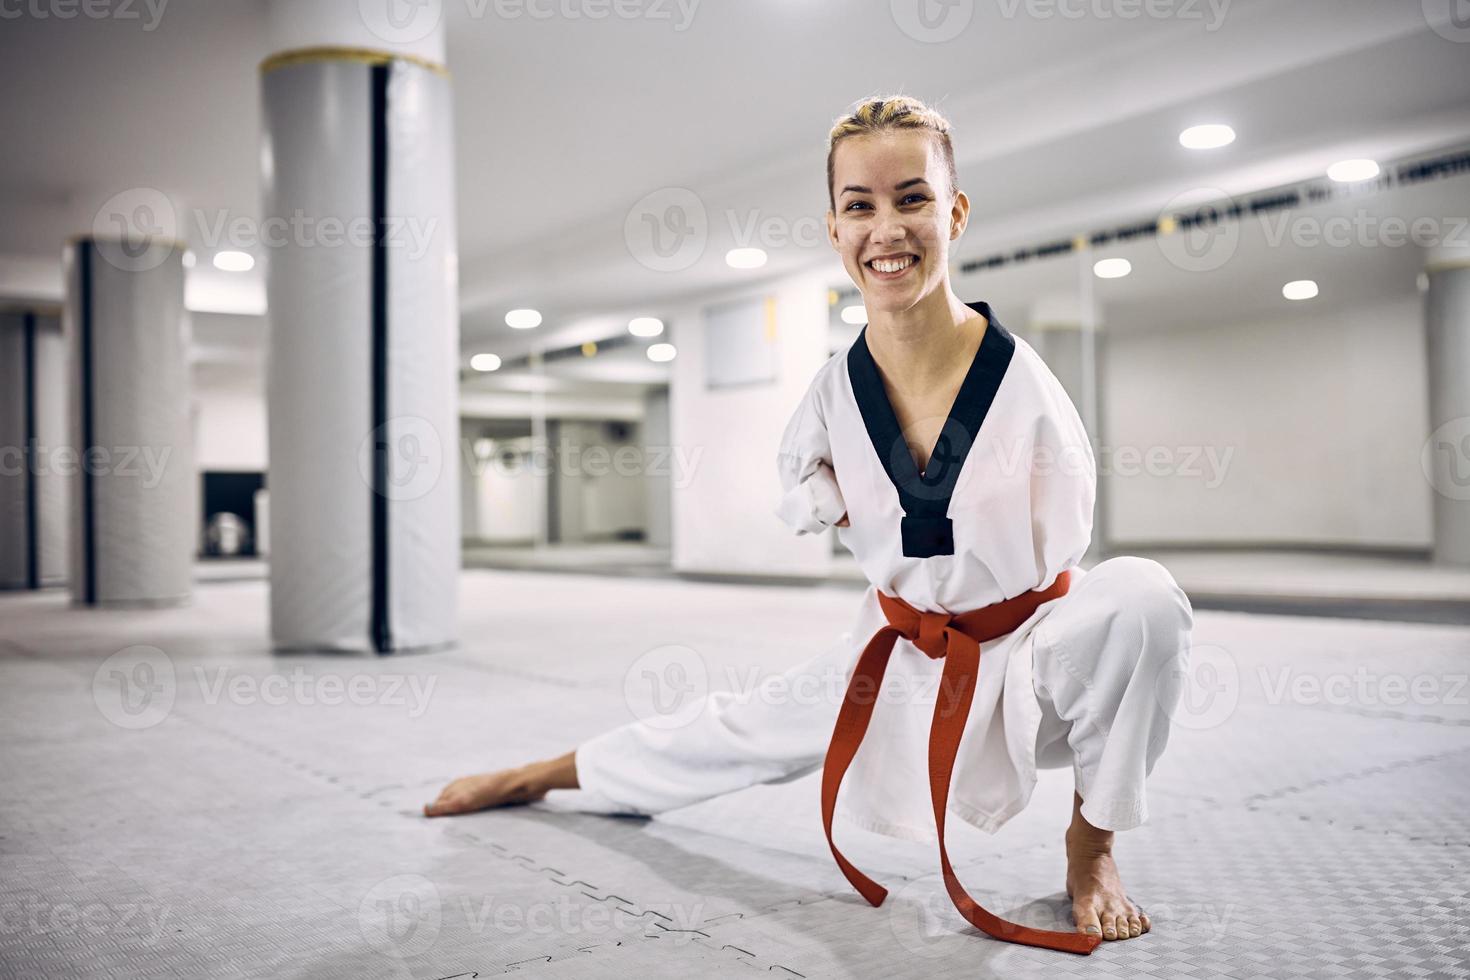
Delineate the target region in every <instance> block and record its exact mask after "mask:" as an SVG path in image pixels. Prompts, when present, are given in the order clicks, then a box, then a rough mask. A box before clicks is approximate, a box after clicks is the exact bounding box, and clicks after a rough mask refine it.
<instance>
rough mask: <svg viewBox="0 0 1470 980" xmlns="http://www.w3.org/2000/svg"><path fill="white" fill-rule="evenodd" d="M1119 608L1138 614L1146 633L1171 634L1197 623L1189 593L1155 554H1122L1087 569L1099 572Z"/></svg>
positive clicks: (1103, 583) (1091, 573)
mask: <svg viewBox="0 0 1470 980" xmlns="http://www.w3.org/2000/svg"><path fill="white" fill-rule="evenodd" d="M1099 573H1102V574H1101V576H1100V579H1101V580H1100V581H1098V582H1097V584H1098V585H1106V586H1107V588H1108V591H1109V592H1110V593H1111V600H1112V602H1113V603H1115V604H1116V606H1117V608H1118V610H1119V611H1120V612H1126V613H1128V614H1130V616H1136V617H1137V619H1138V621H1139V624H1140V626H1142V628H1143V629H1144V631H1145V633H1162V634H1168V633H1171V632H1174V631H1178V630H1184V631H1188V630H1189V629H1191V628H1192V627H1193V626H1194V609H1193V608H1192V607H1191V606H1190V603H1189V597H1188V596H1187V595H1185V594H1184V590H1183V589H1181V588H1180V587H1179V583H1178V582H1176V581H1175V580H1174V576H1173V575H1172V574H1170V572H1169V570H1168V569H1167V568H1165V567H1164V566H1163V565H1161V564H1159V563H1158V562H1156V561H1154V560H1153V559H1152V558H1143V557H1140V556H1138V555H1119V556H1118V557H1116V558H1109V559H1108V560H1107V561H1104V562H1102V563H1100V564H1099V565H1097V567H1095V568H1094V569H1093V570H1092V571H1091V572H1089V573H1088V576H1087V577H1088V578H1091V577H1092V576H1094V575H1099Z"/></svg>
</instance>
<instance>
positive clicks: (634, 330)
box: [628, 316, 664, 337]
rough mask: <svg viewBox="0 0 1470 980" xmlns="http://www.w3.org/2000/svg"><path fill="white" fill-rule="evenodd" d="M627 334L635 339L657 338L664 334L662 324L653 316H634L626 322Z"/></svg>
mask: <svg viewBox="0 0 1470 980" xmlns="http://www.w3.org/2000/svg"><path fill="white" fill-rule="evenodd" d="M628 332H629V333H630V334H632V335H633V336H635V337H657V336H658V335H659V334H661V333H663V332H664V322H663V321H662V320H660V319H659V318H658V317H655V316H635V317H634V318H633V319H631V320H629V321H628Z"/></svg>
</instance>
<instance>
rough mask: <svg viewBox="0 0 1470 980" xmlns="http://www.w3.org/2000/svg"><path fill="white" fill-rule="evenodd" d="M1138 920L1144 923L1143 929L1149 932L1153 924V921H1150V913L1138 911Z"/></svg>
mask: <svg viewBox="0 0 1470 980" xmlns="http://www.w3.org/2000/svg"><path fill="white" fill-rule="evenodd" d="M1138 921H1139V922H1142V923H1143V931H1144V932H1148V930H1149V929H1150V928H1151V927H1152V925H1153V923H1151V922H1149V921H1148V913H1146V912H1139V913H1138Z"/></svg>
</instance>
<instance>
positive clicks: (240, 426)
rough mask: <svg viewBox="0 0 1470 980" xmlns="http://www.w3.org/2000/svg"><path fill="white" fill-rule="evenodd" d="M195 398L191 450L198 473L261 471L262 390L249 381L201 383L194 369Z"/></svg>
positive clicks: (263, 465) (263, 439) (263, 452)
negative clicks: (196, 418) (196, 410)
mask: <svg viewBox="0 0 1470 980" xmlns="http://www.w3.org/2000/svg"><path fill="white" fill-rule="evenodd" d="M194 398H195V402H196V404H197V405H198V408H199V428H198V431H197V433H196V436H195V445H194V450H195V454H196V455H195V458H196V459H197V460H198V466H199V470H200V472H203V471H204V470H226V471H240V470H250V471H264V470H265V468H266V458H267V457H266V436H265V395H264V393H263V392H262V391H261V390H260V389H259V388H256V387H254V386H253V385H251V384H250V383H249V382H248V380H242V381H238V382H230V383H204V384H201V383H200V378H199V372H198V371H197V370H196V372H195V390H194Z"/></svg>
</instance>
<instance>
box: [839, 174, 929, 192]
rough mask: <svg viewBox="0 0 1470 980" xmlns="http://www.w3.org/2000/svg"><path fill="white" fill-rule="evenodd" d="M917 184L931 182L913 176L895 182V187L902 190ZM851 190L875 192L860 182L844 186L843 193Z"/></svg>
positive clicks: (926, 184)
mask: <svg viewBox="0 0 1470 980" xmlns="http://www.w3.org/2000/svg"><path fill="white" fill-rule="evenodd" d="M915 184H923V185H925V186H926V187H927V186H928V185H929V182H928V181H927V180H925V179H924V178H923V177H911V178H909V179H908V180H905V181H904V182H903V183H900V184H894V185H893V189H894V190H896V191H901V190H903V189H904V188H905V187H913V186H914V185H915ZM849 191H852V192H854V193H857V194H871V193H873V190H872V188H870V187H863V186H861V185H860V184H848V185H847V186H846V187H844V188H842V193H844V194H846V193H847V192H849Z"/></svg>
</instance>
